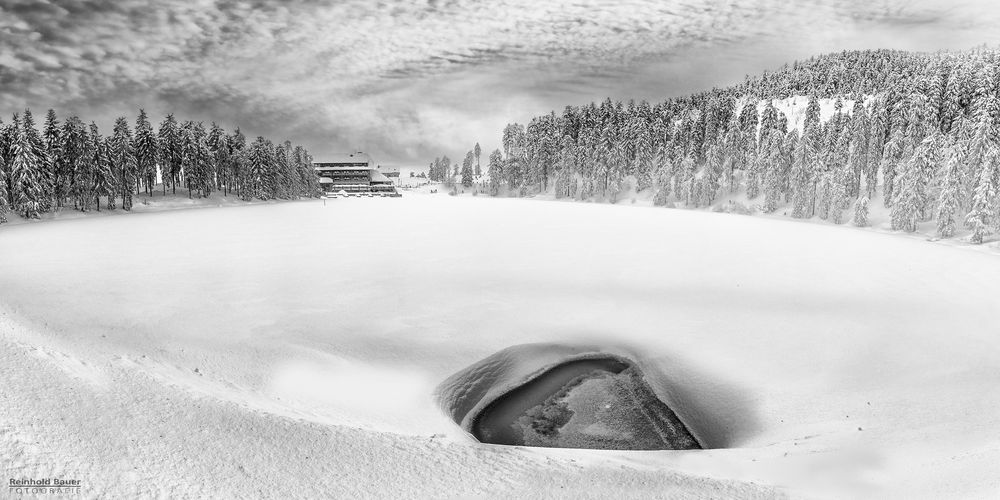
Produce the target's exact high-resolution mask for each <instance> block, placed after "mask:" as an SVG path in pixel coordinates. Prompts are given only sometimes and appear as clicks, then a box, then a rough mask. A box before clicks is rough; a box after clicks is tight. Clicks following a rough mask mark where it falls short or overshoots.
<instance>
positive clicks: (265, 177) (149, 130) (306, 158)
mask: <svg viewBox="0 0 1000 500" xmlns="http://www.w3.org/2000/svg"><path fill="white" fill-rule="evenodd" d="M158 180H159V183H160V184H161V188H160V191H161V195H166V193H167V188H168V187H169V188H170V191H171V193H176V192H177V188H178V187H181V188H182V194H186V195H187V196H188V197H191V198H193V197H207V196H210V195H211V194H212V193H213V192H220V193H222V194H223V196H229V195H230V194H233V195H235V196H236V197H238V198H240V199H242V200H247V201H249V200H252V199H259V200H273V199H295V198H300V197H313V196H317V195H318V194H319V181H318V178H317V177H316V173H315V171H314V170H313V168H312V157H311V156H310V155H309V152H308V151H306V150H305V148H303V147H302V146H296V145H293V144H292V143H291V142H288V141H285V142H284V143H279V144H275V143H273V142H272V141H271V140H269V139H266V138H264V137H257V138H256V139H255V140H254V141H253V143H252V144H251V146H250V147H248V146H247V145H246V138H245V137H244V136H243V134H242V133H241V132H240V131H239V129H237V130H236V131H234V132H233V133H231V134H227V133H226V132H225V131H224V130H223V129H222V128H221V127H219V126H218V125H216V124H215V123H212V124H211V125H210V126H209V127H208V128H207V129H206V127H205V125H204V124H203V123H201V122H193V121H184V122H178V121H177V119H176V118H175V117H174V116H173V115H172V114H168V115H167V116H166V117H165V118H164V120H163V121H162V122H161V123H160V125H159V127H158V129H157V130H155V131H154V129H153V126H152V125H151V124H150V122H149V117H148V116H147V115H146V112H145V111H144V110H139V116H138V117H137V118H136V120H135V125H134V128H132V127H131V126H130V122H129V120H128V119H127V118H126V117H120V118H118V119H117V120H116V121H115V124H114V127H113V130H112V131H111V133H110V134H109V135H105V134H102V133H101V131H100V130H99V129H98V126H97V125H96V124H95V123H93V122H92V123H90V125H89V126H88V125H86V124H84V122H83V120H81V119H80V118H79V117H76V116H72V117H69V118H67V119H65V121H63V122H62V123H60V120H59V119H58V117H57V115H56V112H55V111H54V110H49V111H48V113H47V114H46V117H45V122H44V124H43V126H42V128H41V131H39V129H38V128H37V126H36V124H35V120H34V117H33V115H32V114H31V110H27V109H26V110H24V112H23V113H20V114H14V115H13V117H12V118H11V122H10V123H6V124H5V123H4V122H3V121H2V120H0V222H5V221H6V220H7V213H8V212H14V213H16V214H18V215H19V216H21V217H24V218H28V219H32V218H38V217H39V216H40V215H41V214H43V213H46V212H50V211H54V210H60V209H63V208H64V207H69V206H72V208H73V209H76V210H80V211H84V212H86V211H89V210H101V209H102V207H103V208H104V209H106V210H116V209H118V208H122V209H124V210H126V211H128V210H131V209H132V207H133V205H134V202H135V197H136V196H139V195H142V196H144V197H145V198H152V197H153V196H154V187H155V185H156V184H157V183H158Z"/></svg>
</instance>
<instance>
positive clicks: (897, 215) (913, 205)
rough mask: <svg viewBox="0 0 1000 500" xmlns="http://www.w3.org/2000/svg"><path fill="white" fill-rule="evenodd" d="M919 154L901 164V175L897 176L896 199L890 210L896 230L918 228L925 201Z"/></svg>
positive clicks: (911, 230) (893, 226)
mask: <svg viewBox="0 0 1000 500" xmlns="http://www.w3.org/2000/svg"><path fill="white" fill-rule="evenodd" d="M916 156H917V154H916V153H914V156H913V157H911V159H910V161H907V162H904V163H901V164H900V166H899V167H900V172H899V176H898V177H897V178H896V180H895V182H896V187H895V189H894V191H895V199H894V200H893V203H892V210H891V212H890V216H891V225H892V229H894V230H897V231H898V230H903V231H906V232H909V233H912V232H914V231H916V230H917V223H919V222H920V207H921V204H922V202H923V200H922V194H921V186H920V164H919V162H918V160H916Z"/></svg>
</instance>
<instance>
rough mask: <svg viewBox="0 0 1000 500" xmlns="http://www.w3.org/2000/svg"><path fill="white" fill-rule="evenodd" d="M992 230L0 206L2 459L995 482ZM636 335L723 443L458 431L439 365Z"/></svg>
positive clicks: (420, 472) (808, 482) (492, 204)
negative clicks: (665, 444) (4, 212)
mask: <svg viewBox="0 0 1000 500" xmlns="http://www.w3.org/2000/svg"><path fill="white" fill-rule="evenodd" d="M998 306H1000V260H998V258H997V256H995V255H992V254H989V253H984V252H974V251H968V250H966V249H963V248H949V247H946V246H943V245H931V244H928V243H926V242H924V241H920V240H917V239H911V238H900V237H896V236H893V235H885V234H877V233H874V232H868V231H852V230H847V229H844V228H836V227H830V226H824V225H815V224H800V223H795V222H792V221H787V220H776V219H767V218H757V217H738V216H733V215H726V214H715V213H709V212H702V211H686V210H666V209H653V208H639V207H622V206H609V205H596V204H583V203H547V202H540V201H526V200H507V199H491V198H485V197H476V198H473V197H450V196H427V195H419V194H413V195H410V196H406V197H404V198H399V199H381V198H379V199H338V200H329V201H327V202H326V204H325V205H324V204H323V202H321V201H304V202H294V203H284V204H274V205H256V206H239V207H225V208H215V209H206V210H176V211H168V212H160V213H139V214H130V215H129V216H127V217H126V216H123V217H95V218H84V219H81V220H72V221H63V220H56V221H50V222H43V223H38V224H22V225H18V226H12V227H0V308H2V311H0V344H2V347H0V370H2V376H0V381H2V382H0V456H2V457H3V461H2V462H0V463H2V468H3V469H4V470H3V475H4V476H5V477H11V478H21V477H63V478H76V479H80V480H81V481H82V482H83V494H84V495H85V496H101V497H118V498H124V497H137V496H138V497H157V496H158V497H170V498H181V497H196V496H200V497H207V496H211V497H289V498H305V497H311V498H315V497H360V496H378V497H407V498H430V497H456V498H472V497H526V498H527V497H535V496H566V497H574V498H579V497H594V498H607V497H636V498H655V497H677V498H722V497H738V498H753V497H764V498H769V497H774V496H781V495H784V494H787V495H790V496H792V497H808V498H812V497H819V498H827V497H828V498H854V497H865V496H869V497H880V498H884V497H893V498H912V497H924V498H940V497H943V496H947V497H972V498H987V497H993V496H995V495H997V494H998V492H1000V475H998V474H997V464H1000V430H998V429H1000V391H998V390H997V387H998V386H1000V324H998V321H997V319H998V316H997V311H998ZM536 342H541V343H554V344H559V345H570V346H572V345H588V346H595V345H596V346H605V347H606V349H607V350H608V351H609V352H610V351H614V352H622V351H625V352H633V353H639V354H640V355H641V358H642V362H643V363H644V366H645V367H647V368H648V367H655V368H656V369H658V370H659V371H660V373H661V374H662V375H663V376H665V377H666V378H667V379H669V380H670V386H671V387H672V390H673V391H674V392H673V394H672V395H671V396H672V398H671V399H672V400H673V402H675V403H677V404H678V405H679V406H678V407H677V408H675V410H676V411H677V412H678V415H679V416H680V417H681V418H682V419H683V420H684V421H685V423H687V424H688V425H689V426H690V427H692V429H693V430H694V431H696V432H697V431H698V430H699V429H700V430H702V431H704V432H710V433H711V434H712V435H713V436H715V438H714V441H715V443H716V444H718V445H720V446H725V448H716V449H710V450H700V451H656V452H628V451H593V450H564V449H543V448H517V447H502V446H493V445H482V444H478V443H476V442H474V440H473V439H472V438H471V437H469V436H468V435H467V434H465V433H464V431H462V430H461V429H460V428H459V426H458V425H456V424H455V423H454V422H453V421H452V420H451V419H450V418H449V416H448V415H446V414H445V412H444V411H442V410H441V408H439V406H438V404H437V401H436V397H435V394H434V391H435V388H436V387H437V386H438V385H439V384H440V383H441V382H442V381H444V380H445V379H447V378H448V377H449V376H451V375H453V374H455V373H456V372H459V371H460V370H463V369H464V368H466V367H468V366H470V365H472V364H474V363H476V362H478V361H480V360H482V359H484V358H486V357H488V356H490V355H492V354H494V353H496V352H498V351H500V350H503V349H505V348H508V347H510V346H514V345H519V344H526V343H536Z"/></svg>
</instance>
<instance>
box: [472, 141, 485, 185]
mask: <svg viewBox="0 0 1000 500" xmlns="http://www.w3.org/2000/svg"><path fill="white" fill-rule="evenodd" d="M472 152H473V154H475V155H476V177H480V176H481V175H483V170H482V168H480V166H479V156H480V155H482V153H483V150H482V148H480V147H479V143H478V142H477V143H476V147H475V148H473V149H472Z"/></svg>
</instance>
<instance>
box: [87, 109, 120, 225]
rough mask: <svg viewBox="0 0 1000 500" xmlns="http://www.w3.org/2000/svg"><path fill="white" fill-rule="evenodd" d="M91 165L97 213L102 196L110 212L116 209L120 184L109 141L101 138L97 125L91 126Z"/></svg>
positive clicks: (92, 124)
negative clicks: (116, 197)
mask: <svg viewBox="0 0 1000 500" xmlns="http://www.w3.org/2000/svg"><path fill="white" fill-rule="evenodd" d="M90 140H91V141H92V143H93V144H92V146H91V154H92V155H93V156H91V164H92V165H93V172H94V187H93V196H94V204H95V206H96V207H97V211H100V210H101V196H104V197H106V200H107V207H108V210H114V209H115V196H116V195H117V193H118V185H117V184H118V183H117V179H116V176H115V171H114V167H113V166H112V164H111V153H110V149H111V148H110V146H109V142H108V140H107V139H104V138H103V137H101V134H100V133H99V132H98V129H97V124H96V123H93V122H91V124H90Z"/></svg>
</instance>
